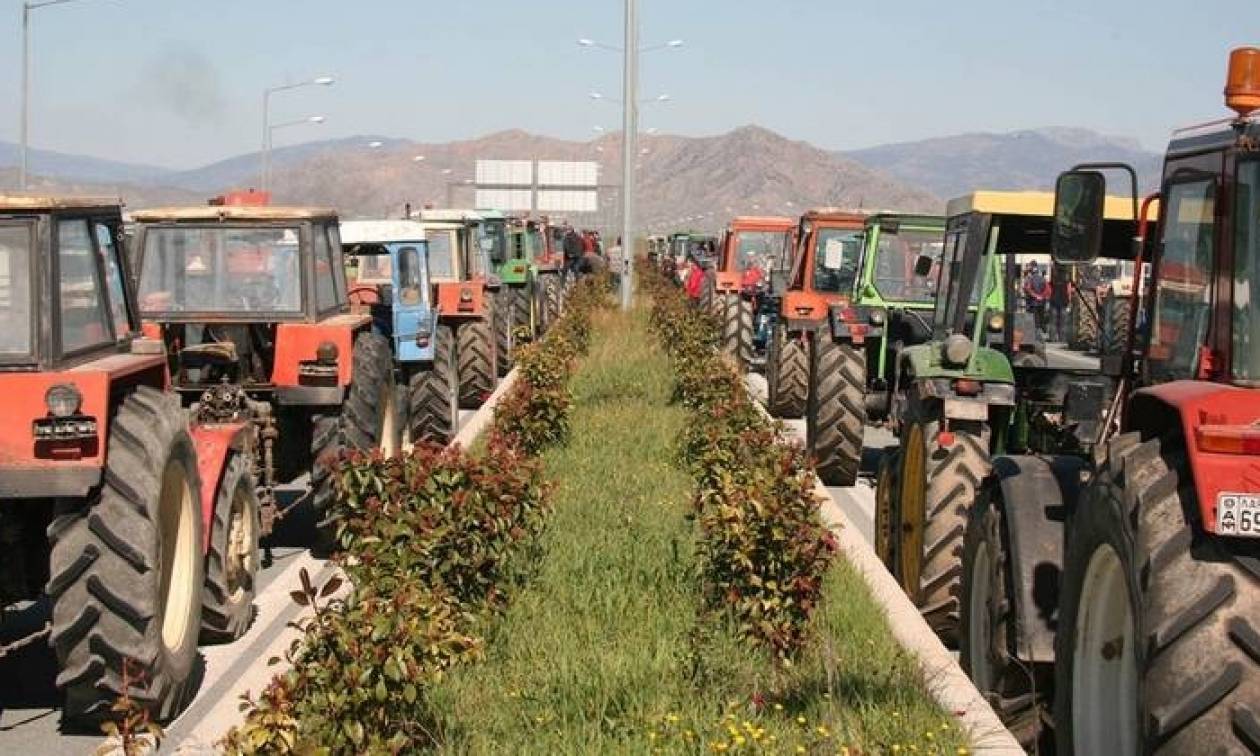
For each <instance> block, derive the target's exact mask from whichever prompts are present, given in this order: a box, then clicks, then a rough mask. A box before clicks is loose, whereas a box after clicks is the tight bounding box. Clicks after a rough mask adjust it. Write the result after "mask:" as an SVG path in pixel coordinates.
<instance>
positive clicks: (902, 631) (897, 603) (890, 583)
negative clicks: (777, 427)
mask: <svg viewBox="0 0 1260 756" xmlns="http://www.w3.org/2000/svg"><path fill="white" fill-rule="evenodd" d="M745 385H747V384H746V383H745ZM749 399H751V400H752V402H753V404H755V405H756V406H757V409H758V410H760V411H761V413H762V414H763V415H764V416H765V417H767V418H769V419H770V420H771V422H776V423H777V422H778V420H776V419H775V418H773V417H771V415H770V413H769V412H768V411H767V410H766V408H765V407H764V406H762V404H761V402H760V401H758V400H757V397H756V396H754V395H753V394H752V392H751V391H750V392H749ZM814 495H815V496H817V497H818V499H819V509H820V511H821V514H822V519H823V522H824V523H825V524H826V525H827V527H829V528H831V530H832V531H833V532H834V533H835V534H836V539H837V541H838V542H839V544H840V551H841V552H842V553H843V555H844V557H845V558H846V559H848V561H849V564H851V565H853V568H854V569H855V570H857V572H858V574H859V575H861V576H862V579H863V580H865V581H866V585H867V586H868V587H869V588H870V591H871V597H872V598H874V599H875V603H877V604H879V606H880V607H881V608H882V609H883V610H884V614H885V616H886V617H887V618H888V627H889V629H890V630H891V631H892V636H893V638H894V639H896V641H897V643H898V644H900V645H901V647H902V648H904V649H905V650H906V651H908V652H909V653H910V655H911V656H913V657H914V659H915V662H916V663H917V664H918V666H919V672H920V674H921V675H922V677H923V684H924V686H925V687H926V688H927V693H928V695H930V696H931V697H932V699H933V700H934V701H936V703H937V705H938V706H940V707H941V708H942V709H944V710H945V712H946V713H947V714H949V715H950V716H953V717H954V718H955V719H956V720H957V721H958V724H959V726H960V727H961V728H962V729H963V731H964V732H966V733H967V738H968V740H969V741H970V743H971V749H972V750H973V751H974V752H976V753H985V754H1000V755H1001V756H1007V755H1008V754H1009V756H1023V754H1024V749H1023V748H1020V746H1019V742H1018V741H1016V740H1015V737H1014V736H1013V735H1011V733H1010V731H1008V730H1007V729H1006V727H1004V726H1003V725H1002V721H1001V720H1000V719H998V716H997V714H995V713H994V711H993V707H991V706H989V702H988V701H986V700H984V696H982V695H980V691H979V690H977V689H976V686H975V685H973V684H972V682H971V679H970V678H969V677H967V675H966V673H965V672H963V670H962V667H960V666H958V662H956V661H955V660H954V657H953V655H952V654H950V652H949V650H948V649H946V648H945V645H944V644H943V643H941V641H940V639H939V638H937V637H936V633H934V632H932V628H930V627H928V624H927V622H925V621H924V619H923V617H922V616H921V615H920V614H919V610H918V609H917V608H916V607H915V606H914V604H913V603H912V602H911V601H910V598H909V597H908V596H906V594H905V593H904V592H903V591H902V590H901V586H900V585H898V584H897V581H896V580H894V579H893V576H892V575H891V574H889V572H888V570H887V569H886V568H885V567H884V563H883V562H881V561H880V560H879V557H878V556H876V554H875V551H874V549H872V548H871V546H870V544H868V543H867V542H866V541H865V539H863V538H862V536H861V535H860V534H859V533H858V531H857V528H855V527H854V526H853V523H852V522H850V521H849V518H848V516H847V515H846V514H845V513H844V510H842V509H841V508H840V507H839V505H837V504H836V503H835V502H834V501H832V499H831V494H830V493H829V492H828V491H827V487H826V486H825V485H823V482H822V481H821V480H819V479H818V476H814Z"/></svg>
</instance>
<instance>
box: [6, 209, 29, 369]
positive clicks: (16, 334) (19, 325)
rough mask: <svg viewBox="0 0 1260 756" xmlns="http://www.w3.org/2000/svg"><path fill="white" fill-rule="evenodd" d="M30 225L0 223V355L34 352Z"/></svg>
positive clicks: (9, 355)
mask: <svg viewBox="0 0 1260 756" xmlns="http://www.w3.org/2000/svg"><path fill="white" fill-rule="evenodd" d="M30 273H31V226H30V224H27V223H21V224H5V225H0V358H2V357H12V356H15V355H26V354H30V353H31V331H33V330H34V324H33V323H32V322H31V321H32V319H33V314H32V312H31V278H30Z"/></svg>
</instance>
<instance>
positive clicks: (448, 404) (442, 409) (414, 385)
mask: <svg viewBox="0 0 1260 756" xmlns="http://www.w3.org/2000/svg"><path fill="white" fill-rule="evenodd" d="M455 356H456V355H455V334H454V332H453V331H452V330H451V327H450V326H449V325H446V324H440V325H438V327H437V328H436V329H435V331H434V334H433V364H432V365H431V366H430V367H429V368H427V369H425V370H420V371H417V372H416V373H414V374H413V375H412V376H411V381H410V383H409V386H408V388H409V394H410V407H409V411H408V417H409V422H410V428H411V442H412V443H413V444H418V443H420V442H422V441H428V442H430V443H435V444H442V445H446V444H449V443H450V442H451V440H452V439H454V438H455V434H456V432H457V431H458V430H459V377H458V370H457V368H456V360H455Z"/></svg>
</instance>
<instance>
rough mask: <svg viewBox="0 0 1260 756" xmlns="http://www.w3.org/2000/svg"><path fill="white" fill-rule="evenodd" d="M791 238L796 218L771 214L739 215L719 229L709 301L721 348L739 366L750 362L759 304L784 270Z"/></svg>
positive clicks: (793, 239) (791, 245) (790, 253)
mask: <svg viewBox="0 0 1260 756" xmlns="http://www.w3.org/2000/svg"><path fill="white" fill-rule="evenodd" d="M795 239H796V221H794V220H792V219H791V218H779V217H774V216H770V217H756V216H738V217H736V218H733V219H732V220H731V222H730V223H729V224H728V225H727V227H726V231H725V232H724V233H723V234H722V242H721V246H720V247H719V251H718V260H717V264H716V265H715V266H714V270H713V272H712V275H713V278H714V281H713V288H714V296H713V299H712V301H711V306H712V307H713V311H714V315H716V316H717V318H718V322H720V323H721V324H722V349H723V351H725V352H726V353H727V354H729V355H730V356H731V357H732V358H733V359H734V360H735V364H736V366H738V367H739V368H740V369H743V370H746V369H748V367H749V366H750V365H751V364H752V362H753V356H754V355H753V352H754V342H755V341H756V338H755V337H756V319H757V312H758V309H759V306H760V305H761V304H763V302H764V301H766V300H768V297H769V296H770V290H771V278H772V275H773V273H774V272H779V274H780V276H782V274H783V273H784V272H786V270H787V267H788V265H789V264H790V261H791V257H792V249H793V246H794V241H795Z"/></svg>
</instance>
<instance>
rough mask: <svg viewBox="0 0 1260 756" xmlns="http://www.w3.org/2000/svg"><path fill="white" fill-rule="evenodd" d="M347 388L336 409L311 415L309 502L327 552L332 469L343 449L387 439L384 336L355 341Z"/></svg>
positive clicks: (389, 390) (388, 360)
mask: <svg viewBox="0 0 1260 756" xmlns="http://www.w3.org/2000/svg"><path fill="white" fill-rule="evenodd" d="M350 359H351V366H352V367H351V376H352V377H351V380H350V388H349V389H348V390H347V392H346V400H345V402H343V403H342V405H341V411H340V412H339V413H337V414H335V415H334V414H319V415H315V416H314V417H313V418H312V423H313V427H312V430H311V459H312V464H311V504H312V506H313V508H314V510H315V522H316V527H317V528H318V537H317V543H316V545H315V548H316V550H317V551H320V552H327V551H330V550H331V549H332V548H333V546H334V541H335V535H336V518H335V516H334V512H333V510H334V506H333V505H334V494H335V492H334V491H333V468H334V467H335V465H336V464H337V458H338V457H339V456H340V455H341V454H342V453H344V452H348V451H361V452H370V451H374V450H377V449H379V448H380V447H381V445H382V443H385V442H386V439H385V438H384V434H385V432H386V430H387V427H386V426H387V425H388V424H387V422H386V412H387V411H388V410H389V408H390V405H391V404H392V403H393V402H392V399H393V391H394V385H393V383H394V382H393V375H394V358H393V356H392V354H391V352H390V348H389V341H388V340H387V339H386V338H385V337H384V336H381V335H380V334H377V333H363V334H360V335H359V337H358V338H356V339H355V340H354V352H353V354H352V355H351V358H350Z"/></svg>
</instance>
